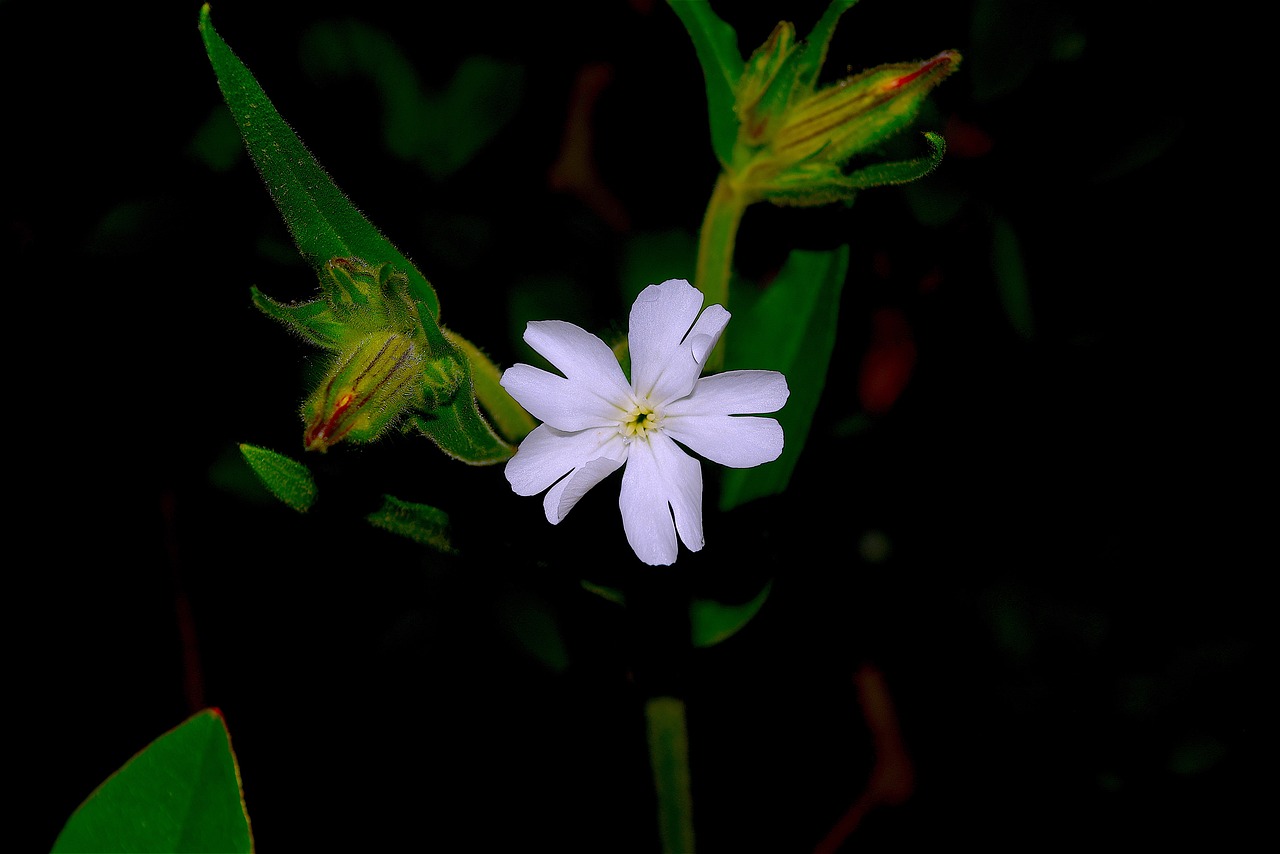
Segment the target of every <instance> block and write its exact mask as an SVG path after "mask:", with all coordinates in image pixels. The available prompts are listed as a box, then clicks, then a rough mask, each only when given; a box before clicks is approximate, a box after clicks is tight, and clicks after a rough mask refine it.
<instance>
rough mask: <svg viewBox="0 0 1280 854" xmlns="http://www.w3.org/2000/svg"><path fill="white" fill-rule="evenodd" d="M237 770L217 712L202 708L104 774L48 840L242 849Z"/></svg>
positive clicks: (245, 844)
mask: <svg viewBox="0 0 1280 854" xmlns="http://www.w3.org/2000/svg"><path fill="white" fill-rule="evenodd" d="M253 847H254V846H253V837H252V833H251V831H250V828H249V816H248V814H247V813H246V812H245V807H244V796H243V794H242V792H241V790H240V769H239V767H238V766H237V764H236V757H235V753H234V752H233V751H232V749H231V738H230V735H229V734H228V732H227V728H226V724H225V723H224V721H223V719H222V715H221V714H219V713H218V712H217V711H216V710H214V709H205V710H204V711H202V712H199V713H197V714H195V715H193V716H192V717H190V718H188V719H187V720H186V721H185V722H184V723H182V724H181V725H179V726H178V727H176V728H174V729H172V730H170V731H169V732H167V733H165V734H164V735H162V736H160V737H159V738H157V739H156V740H155V741H153V742H152V743H151V744H150V745H148V746H147V747H146V748H144V749H143V750H142V751H141V752H140V753H138V754H137V755H135V756H134V757H133V758H132V759H130V760H129V761H128V762H127V763H125V764H124V766H123V767H121V768H120V770H118V771H116V772H115V773H114V774H112V775H111V776H110V777H108V778H107V779H106V781H105V782H103V783H102V785H100V786H99V787H98V788H97V789H96V790H95V791H94V792H93V794H91V795H90V796H89V797H88V798H87V799H86V800H85V801H84V803H82V804H81V805H80V807H79V808H78V809H77V810H76V811H75V813H73V814H72V816H71V818H70V819H69V820H68V821H67V823H66V825H65V826H64V827H63V829H62V832H61V833H60V834H58V838H57V840H56V841H55V842H54V845H53V852H54V854H70V852H93V853H94V854H108V852H128V854H138V852H173V854H177V852H187V851H193V852H194V851H218V852H241V851H243V852H249V851H252V850H253Z"/></svg>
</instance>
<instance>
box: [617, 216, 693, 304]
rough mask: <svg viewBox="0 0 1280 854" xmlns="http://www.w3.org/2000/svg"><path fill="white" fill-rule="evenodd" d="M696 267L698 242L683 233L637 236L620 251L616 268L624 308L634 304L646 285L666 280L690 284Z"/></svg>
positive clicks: (679, 230) (664, 232)
mask: <svg viewBox="0 0 1280 854" xmlns="http://www.w3.org/2000/svg"><path fill="white" fill-rule="evenodd" d="M697 264H698V242H697V240H696V239H695V237H694V236H693V235H692V234H690V233H689V232H687V231H684V230H682V229H674V230H671V231H648V232H640V233H637V234H634V235H632V236H631V239H629V240H628V241H627V243H626V245H625V246H624V247H623V249H622V260H621V263H620V264H619V267H620V270H621V273H620V277H621V284H622V297H623V304H624V305H631V304H632V303H633V302H635V300H636V297H638V296H640V292H641V291H643V290H644V289H645V288H647V287H648V286H649V285H656V284H660V283H662V282H665V281H667V280H668V279H685V280H688V281H692V276H693V271H694V269H695V268H696V266H697Z"/></svg>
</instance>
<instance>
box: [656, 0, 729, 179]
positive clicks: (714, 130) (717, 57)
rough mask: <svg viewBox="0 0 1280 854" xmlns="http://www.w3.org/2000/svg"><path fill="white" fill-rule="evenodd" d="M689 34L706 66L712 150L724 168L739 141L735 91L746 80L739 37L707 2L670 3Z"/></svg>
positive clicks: (678, 0)
mask: <svg viewBox="0 0 1280 854" xmlns="http://www.w3.org/2000/svg"><path fill="white" fill-rule="evenodd" d="M667 2H668V4H669V5H670V6H671V9H672V11H674V12H675V13H676V16H677V17H678V18H679V19H680V23H682V24H684V28H685V29H686V30H688V32H689V37H690V38H691V39H692V40H693V48H694V50H695V51H696V52H697V54H698V62H699V63H701V65H702V74H703V77H705V78H706V85H707V118H708V120H709V121H710V123H711V149H712V150H713V151H714V152H715V155H716V159H718V160H719V161H720V163H721V164H722V165H727V164H728V163H729V162H730V158H731V157H732V155H733V144H734V141H735V140H736V139H737V138H738V117H737V115H736V114H735V113H734V112H733V103H734V89H735V88H736V87H737V85H738V79H739V78H740V77H742V69H743V65H744V63H743V61H742V52H741V51H740V50H739V49H738V34H737V32H736V31H735V30H734V29H733V27H731V26H729V25H728V24H726V23H725V22H724V21H723V20H721V19H720V17H719V16H718V15H716V13H715V12H713V11H712V10H711V6H710V5H709V4H708V3H707V0H667Z"/></svg>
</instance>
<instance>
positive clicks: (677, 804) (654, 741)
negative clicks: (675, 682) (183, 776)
mask: <svg viewBox="0 0 1280 854" xmlns="http://www.w3.org/2000/svg"><path fill="white" fill-rule="evenodd" d="M644 714H645V719H646V722H647V723H648V735H649V762H650V765H651V767H652V769H653V785H654V789H655V790H656V792H657V795H658V831H659V833H660V834H661V837H662V850H663V851H664V852H665V854H693V838H694V837H693V795H692V789H691V785H690V779H689V735H688V732H687V730H686V728H685V715H684V701H683V700H680V699H678V698H676V697H652V698H650V699H649V700H648V702H646V703H645V706H644Z"/></svg>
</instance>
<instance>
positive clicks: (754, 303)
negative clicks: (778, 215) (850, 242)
mask: <svg viewBox="0 0 1280 854" xmlns="http://www.w3.org/2000/svg"><path fill="white" fill-rule="evenodd" d="M848 268H849V248H848V247H847V246H842V247H840V248H839V249H837V250H832V251H829V252H807V251H799V250H796V251H793V252H792V253H791V254H790V255H789V256H788V257H787V262H786V264H785V265H784V266H783V268H782V270H781V272H779V274H778V276H777V278H776V279H774V281H773V282H772V283H770V285H769V288H768V290H765V291H763V292H760V291H757V290H756V289H754V288H753V287H751V286H750V285H747V284H746V283H742V282H735V287H734V289H733V304H734V316H733V322H732V323H730V324H729V328H728V331H727V333H726V335H727V337H728V339H729V346H728V349H727V351H726V352H727V354H728V355H727V362H726V364H725V367H726V369H730V370H735V369H762V370H774V371H781V372H782V373H783V375H784V376H786V378H787V386H788V388H790V389H791V396H790V397H789V398H788V399H787V405H786V406H784V407H783V408H782V409H781V410H780V411H779V412H778V413H777V414H776V415H775V416H774V417H776V418H777V419H778V423H779V424H781V425H782V430H783V434H784V436H785V437H786V444H785V445H784V447H783V450H782V456H780V457H779V458H778V459H777V460H775V461H774V462H772V463H769V464H768V465H763V466H758V467H756V468H751V469H726V470H725V471H724V473H723V478H722V480H721V485H720V509H721V510H731V509H732V508H734V507H737V506H739V505H741V504H745V503H746V502H748V501H751V500H752V499H755V498H762V497H764V496H767V495H776V494H778V493H781V492H783V491H784V490H785V489H786V488H787V483H788V482H789V481H790V480H791V473H792V471H794V469H795V466H796V462H797V461H798V460H799V459H800V454H801V452H802V451H803V450H804V444H805V439H806V438H807V437H808V435H809V426H810V424H811V423H812V422H813V414H814V412H815V411H816V410H817V408H818V401H819V399H820V398H821V397H822V391H823V389H824V388H825V386H826V380H827V365H828V363H829V362H830V361H831V351H832V349H833V348H834V347H835V341H836V328H837V323H838V315H839V308H840V293H841V291H842V289H843V288H844V282H845V276H846V273H847V272H848Z"/></svg>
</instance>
